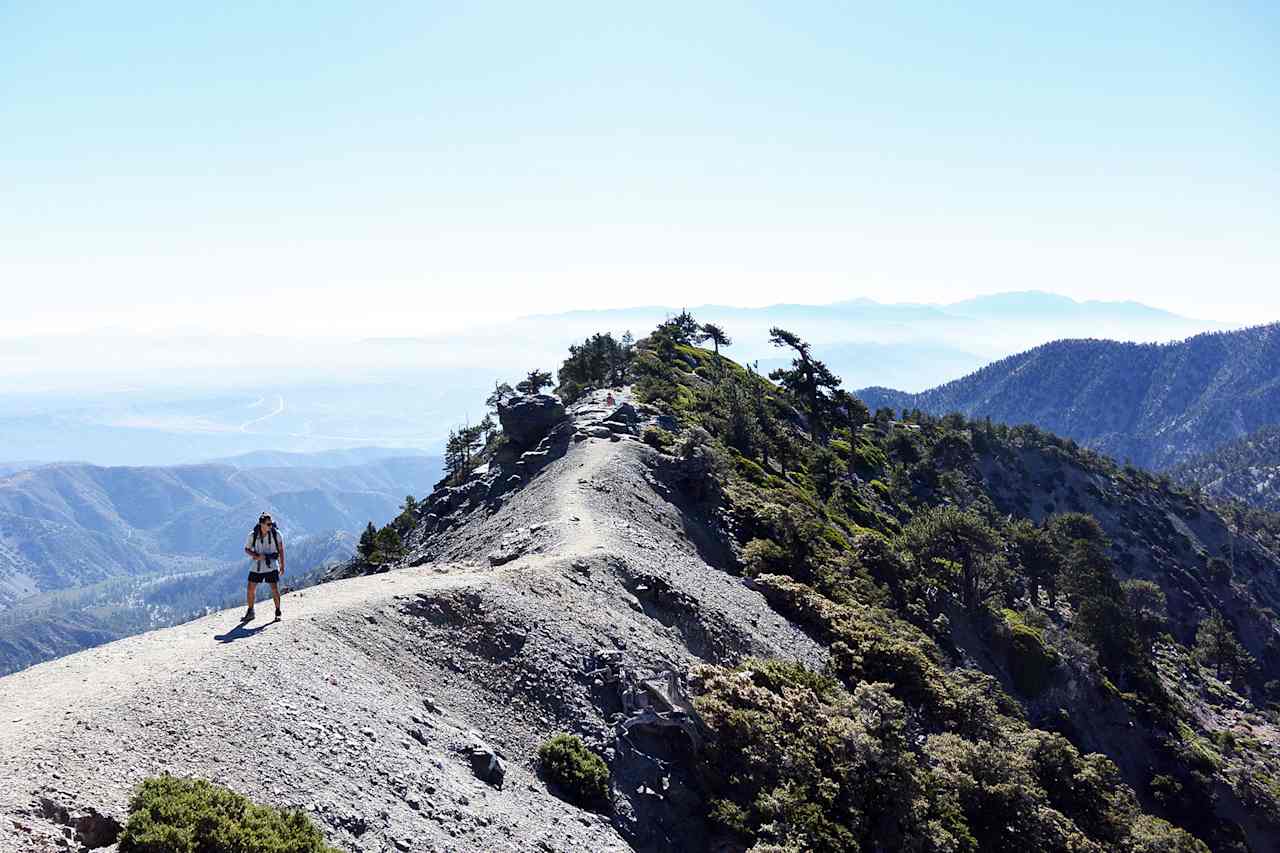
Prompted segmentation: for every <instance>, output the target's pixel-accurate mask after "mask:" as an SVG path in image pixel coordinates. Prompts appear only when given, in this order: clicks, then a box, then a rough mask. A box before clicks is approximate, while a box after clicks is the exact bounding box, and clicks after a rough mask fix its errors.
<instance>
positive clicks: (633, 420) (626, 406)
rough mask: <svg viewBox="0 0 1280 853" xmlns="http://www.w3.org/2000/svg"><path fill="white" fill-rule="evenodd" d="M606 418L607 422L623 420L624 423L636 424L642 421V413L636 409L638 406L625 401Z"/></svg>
mask: <svg viewBox="0 0 1280 853" xmlns="http://www.w3.org/2000/svg"><path fill="white" fill-rule="evenodd" d="M604 420H605V421H606V422H608V421H621V422H622V423H625V424H630V425H632V426H634V425H635V424H637V423H639V421H640V413H639V412H638V411H636V407H635V406H633V405H631V404H630V403H623V404H622V405H621V406H619V407H618V408H616V409H614V410H613V412H612V413H610V414H609V415H607V416H606V417H605V418H604Z"/></svg>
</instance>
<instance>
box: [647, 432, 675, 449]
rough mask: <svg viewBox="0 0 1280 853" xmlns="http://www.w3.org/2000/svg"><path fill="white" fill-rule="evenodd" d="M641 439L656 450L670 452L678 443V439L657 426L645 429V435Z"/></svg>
mask: <svg viewBox="0 0 1280 853" xmlns="http://www.w3.org/2000/svg"><path fill="white" fill-rule="evenodd" d="M640 439H641V441H643V442H644V443H645V444H647V445H649V446H650V447H652V448H653V449H654V450H663V451H666V450H670V449H671V448H672V447H674V446H675V443H676V437H675V436H674V435H672V434H671V433H669V432H667V431H666V430H665V429H662V428H661V427H655V426H651V427H648V428H647V429H645V431H644V434H643V435H642V436H641V437H640Z"/></svg>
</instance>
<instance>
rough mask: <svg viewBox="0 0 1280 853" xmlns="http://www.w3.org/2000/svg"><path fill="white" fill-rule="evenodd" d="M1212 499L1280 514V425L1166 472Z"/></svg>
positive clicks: (1248, 436)
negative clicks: (1194, 486) (1247, 505)
mask: <svg viewBox="0 0 1280 853" xmlns="http://www.w3.org/2000/svg"><path fill="white" fill-rule="evenodd" d="M1170 474H1171V475H1172V476H1173V478H1174V479H1175V480H1178V481H1179V482H1182V483H1186V484H1195V485H1198V486H1199V487H1200V488H1201V489H1203V490H1204V491H1205V492H1206V493H1207V494H1209V495H1211V496H1212V497H1215V498H1223V499H1227V500H1236V501H1243V502H1244V503H1248V504H1252V505H1253V506H1256V507H1259V508H1261V509H1265V510H1269V511H1271V512H1280V425H1272V426H1266V427H1263V428H1262V429H1260V430H1257V431H1256V432H1252V433H1250V434H1249V435H1246V436H1245V437H1244V438H1240V439H1236V440H1235V441H1233V442H1230V443H1229V444H1226V445H1224V446H1222V447H1219V448H1218V449H1217V450H1215V451H1213V452H1211V453H1207V454H1205V455H1203V456H1198V457H1196V458H1195V459H1192V460H1191V461H1189V462H1185V463H1183V464H1181V465H1178V466H1177V467H1175V468H1173V469H1172V470H1171V471H1170Z"/></svg>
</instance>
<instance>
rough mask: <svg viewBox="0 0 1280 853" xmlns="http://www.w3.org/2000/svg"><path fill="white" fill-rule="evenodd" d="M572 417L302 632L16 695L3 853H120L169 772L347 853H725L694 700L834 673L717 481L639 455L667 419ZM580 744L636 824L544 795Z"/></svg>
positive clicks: (623, 406) (326, 593) (240, 630)
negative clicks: (551, 764)
mask: <svg viewBox="0 0 1280 853" xmlns="http://www.w3.org/2000/svg"><path fill="white" fill-rule="evenodd" d="M546 399H547V400H550V399H552V398H546ZM557 405H558V404H553V403H547V402H546V401H545V400H544V401H543V402H540V403H539V402H535V403H532V404H528V406H526V408H527V409H528V411H526V412H525V413H524V414H527V415H529V416H530V418H542V423H541V426H540V427H538V428H533V427H531V428H530V430H529V431H528V432H527V433H521V431H520V429H519V428H517V429H515V430H512V433H511V434H512V435H519V438H518V439H517V440H514V441H511V442H510V443H509V445H508V447H507V448H505V449H504V450H503V451H502V452H500V453H499V454H498V455H497V456H495V458H494V459H493V460H492V461H491V463H490V464H489V465H488V466H487V467H485V468H483V469H481V470H478V471H476V472H474V473H473V474H472V476H471V477H470V478H469V479H468V480H467V481H466V482H465V483H463V484H461V485H459V486H455V487H450V488H442V489H439V490H437V492H436V493H435V494H433V495H432V497H431V498H430V499H429V500H430V503H429V504H428V507H429V509H428V511H427V514H426V515H425V516H424V518H423V521H422V523H421V525H420V526H419V528H418V529H417V530H415V531H414V533H413V535H412V536H411V537H410V538H409V543H408V544H409V546H410V552H409V556H408V558H407V559H406V560H405V561H404V565H403V566H402V567H401V568H400V570H397V571H391V572H387V573H382V574H374V575H369V576H362V577H350V578H345V579H340V580H335V581H334V582H332V583H327V584H323V585H321V586H319V587H315V588H312V589H308V590H305V591H302V592H298V593H295V594H293V595H290V596H288V597H286V600H285V615H286V618H285V620H284V621H282V622H278V623H267V622H266V621H265V620H264V619H262V618H261V617H260V618H259V620H258V621H257V622H255V623H251V624H249V625H248V626H243V627H238V626H237V622H236V620H237V618H238V617H239V611H225V612H222V613H218V614H214V615H212V616H209V617H206V618H204V619H200V620H196V621H194V622H191V623H187V624H185V625H182V626H179V627H176V628H172V629H166V630H162V631H156V632H152V633H149V634H145V635H142V636H139V637H135V638H131V639H128V640H123V641H120V642H116V643H112V644H110V645H107V646H104V647H101V648H98V649H93V650H90V651H86V652H82V653H79V654H76V655H72V656H70V657H67V658H63V659H60V660H57V661H51V662H48V663H45V664H41V665H38V666H36V667H32V668H31V669H28V670H26V671H24V672H21V673H19V674H17V675H14V676H10V677H7V678H4V679H0V718H2V719H3V723H4V726H3V728H2V729H0V851H4V853H8V851H17V850H76V849H98V847H92V848H91V845H99V846H100V844H99V843H100V842H104V841H106V842H107V843H110V836H111V832H110V831H109V828H110V824H109V823H106V821H122V820H123V819H124V817H125V814H126V804H127V799H128V795H129V792H130V790H131V789H132V787H133V786H134V785H135V784H136V783H137V782H139V781H140V780H141V779H143V778H145V777H146V776H149V775H154V774H157V773H162V772H169V773H175V774H183V775H196V776H201V777H204V778H209V779H212V780H214V781H217V782H220V783H222V784H226V785H228V786H230V787H232V788H234V789H236V790H238V791H240V792H242V793H244V794H246V795H248V796H250V797H251V798H253V799H255V800H257V801H260V802H264V803H273V804H279V805H290V806H298V807H301V808H304V809H307V810H309V811H310V812H311V813H312V814H313V816H314V818H315V819H316V821H317V822H318V824H319V825H320V826H321V827H322V828H323V830H324V831H325V833H326V835H327V836H328V837H329V839H330V841H331V842H332V843H333V844H335V845H337V846H338V847H340V848H341V849H344V850H352V851H368V853H373V851H395V850H414V851H419V850H421V851H462V850H490V851H516V850H552V851H559V850H565V851H568V850H584V849H593V850H630V849H641V850H663V849H692V848H701V849H705V847H706V845H707V843H708V830H707V828H706V827H704V826H702V825H701V823H700V822H699V820H698V819H696V818H695V817H693V816H694V815H696V814H697V813H699V812H700V809H698V808H697V805H698V804H697V801H696V798H697V795H696V793H695V792H694V789H693V786H692V785H690V784H688V783H689V781H690V780H687V779H684V778H682V776H681V771H680V770H679V769H678V767H677V766H676V765H675V764H673V763H672V762H671V761H670V760H669V759H670V757H671V756H672V755H673V754H675V753H677V752H679V751H681V750H685V749H687V737H688V734H687V733H686V732H687V727H682V726H681V725H680V721H681V716H682V713H683V711H684V709H683V708H682V698H681V696H680V692H681V689H680V683H679V682H680V677H681V674H682V673H683V672H685V671H686V670H687V669H688V667H689V666H691V665H693V664H695V663H697V662H699V661H712V662H735V661H738V660H741V659H742V658H744V657H746V656H750V655H768V656H774V657H784V658H791V659H800V660H803V661H805V662H807V663H810V664H813V665H815V666H816V665H821V664H822V662H823V660H824V655H825V653H824V652H823V650H822V649H821V647H819V646H818V645H817V644H815V643H814V642H813V641H812V640H810V639H809V638H808V637H807V636H806V635H805V634H803V633H802V632H800V631H799V630H797V629H796V628H795V627H794V626H792V625H791V624H790V623H789V622H788V621H787V620H785V619H783V618H782V617H781V616H779V615H778V614H776V613H775V612H774V611H773V610H771V609H770V608H769V606H768V605H767V603H766V602H765V601H764V599H763V597H762V596H760V595H759V594H758V593H756V592H755V591H753V590H751V589H749V588H748V587H747V586H746V585H745V584H744V583H743V582H742V580H741V579H739V578H737V577H735V576H733V575H731V574H728V573H726V572H723V571H721V570H720V569H721V568H723V567H724V565H726V564H727V562H728V560H729V556H728V555H726V554H722V553H718V552H717V550H716V547H717V546H715V544H714V542H715V541H717V540H716V538H715V537H713V536H711V535H709V534H708V533H707V530H708V527H709V526H711V525H715V524H716V523H717V520H716V519H714V518H707V517H704V516H703V515H702V514H701V512H700V508H699V505H698V503H697V495H698V490H697V487H696V486H697V483H698V482H699V475H698V470H697V468H698V461H697V459H696V457H695V458H693V459H691V460H683V461H677V460H675V459H674V458H673V457H671V456H666V455H664V454H661V453H659V452H657V451H656V450H654V449H652V448H650V447H648V446H646V445H645V444H644V443H643V442H642V441H640V440H638V436H639V435H640V434H641V433H642V431H643V429H644V428H645V426H646V425H647V424H648V423H651V422H653V421H654V419H655V415H654V414H653V413H652V412H646V411H645V410H644V408H643V407H640V406H637V405H635V404H634V402H633V401H632V400H631V399H630V397H629V395H628V394H625V393H623V394H620V395H619V398H618V401H617V404H616V405H614V406H611V407H607V406H605V405H604V395H603V393H595V394H592V395H590V396H589V397H587V398H586V399H584V400H583V401H581V402H580V403H579V404H577V405H575V406H573V407H571V408H570V409H569V411H567V412H564V411H563V410H560V411H557ZM534 413H536V414H534ZM521 416H522V415H520V414H518V413H508V417H507V421H506V422H504V426H507V425H509V424H512V423H514V421H513V420H511V419H512V418H514V417H521ZM348 573H350V572H348ZM259 612H260V613H263V614H265V613H267V612H269V606H268V607H264V608H263V609H262V610H260V611H259ZM556 731H568V732H573V733H576V734H579V735H581V736H582V737H583V738H584V739H585V740H586V741H587V742H588V744H589V745H591V746H592V747H593V748H595V749H596V750H597V751H599V752H600V753H601V754H602V755H603V756H604V757H605V759H606V761H607V762H608V763H609V764H610V766H611V770H612V771H613V774H614V779H615V790H614V809H613V814H612V815H610V816H605V815H601V814H596V813H593V812H589V811H584V810H581V809H578V808H576V807H574V806H571V805H569V804H568V803H566V802H565V801H563V800H561V799H560V798H558V797H557V796H555V793H556V792H553V791H550V790H548V788H547V786H546V784H544V783H543V782H542V781H541V780H540V779H539V778H538V776H537V775H536V772H535V770H536V759H535V755H536V750H537V747H538V745H539V744H540V743H541V742H542V741H543V740H544V739H545V738H547V737H548V736H549V735H550V734H552V733H554V732H556ZM94 816H97V817H94ZM91 825H92V826H94V827H97V826H99V825H105V826H107V828H108V831H106V832H97V834H92V833H90V832H88V830H87V828H88V827H90V826H91ZM82 826H83V827H84V828H83V829H82V828H81V827H82ZM95 832H96V830H95Z"/></svg>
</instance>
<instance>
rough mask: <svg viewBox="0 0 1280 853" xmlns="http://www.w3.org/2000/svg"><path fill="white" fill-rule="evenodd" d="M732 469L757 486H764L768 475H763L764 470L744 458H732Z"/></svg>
mask: <svg viewBox="0 0 1280 853" xmlns="http://www.w3.org/2000/svg"><path fill="white" fill-rule="evenodd" d="M733 467H734V468H735V469H736V470H737V472H738V473H739V474H741V475H742V476H743V477H745V478H746V479H747V480H749V481H750V482H752V483H754V484H755V485H757V486H761V485H764V483H765V481H766V480H767V479H768V475H766V474H765V472H764V469H763V468H761V467H760V466H759V465H758V464H756V463H755V462H753V461H752V460H750V459H748V458H747V457H745V456H742V455H736V456H734V457H733Z"/></svg>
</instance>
